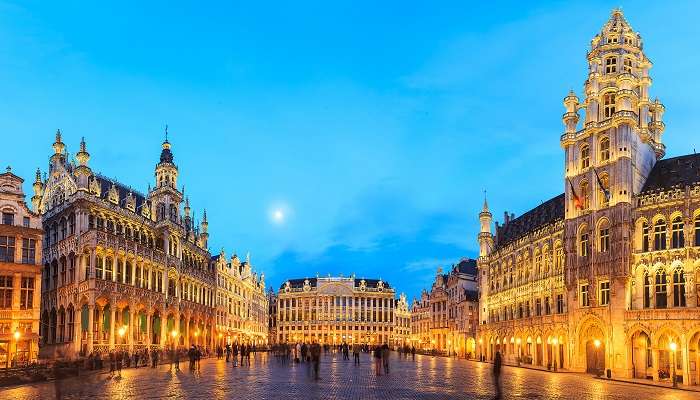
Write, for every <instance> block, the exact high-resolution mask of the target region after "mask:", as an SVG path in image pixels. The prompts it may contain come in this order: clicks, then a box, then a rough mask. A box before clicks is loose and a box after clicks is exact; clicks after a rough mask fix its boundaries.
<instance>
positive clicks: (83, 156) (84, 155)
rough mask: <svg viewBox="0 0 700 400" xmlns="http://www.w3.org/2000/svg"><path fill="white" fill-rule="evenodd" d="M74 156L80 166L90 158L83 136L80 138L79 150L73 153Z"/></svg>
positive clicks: (85, 164)
mask: <svg viewBox="0 0 700 400" xmlns="http://www.w3.org/2000/svg"><path fill="white" fill-rule="evenodd" d="M75 158H76V159H77V160H78V164H79V165H81V166H87V163H88V161H89V160H90V153H88V152H87V146H86V144H85V137H84V136H83V137H82V138H81V139H80V151H78V152H77V153H76V154H75Z"/></svg>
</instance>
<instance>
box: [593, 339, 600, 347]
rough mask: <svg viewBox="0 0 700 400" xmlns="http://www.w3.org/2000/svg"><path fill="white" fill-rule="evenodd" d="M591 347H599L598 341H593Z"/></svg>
mask: <svg viewBox="0 0 700 400" xmlns="http://www.w3.org/2000/svg"><path fill="white" fill-rule="evenodd" d="M593 345H594V346H595V347H600V340H598V339H596V340H594V341H593Z"/></svg>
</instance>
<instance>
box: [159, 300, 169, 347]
mask: <svg viewBox="0 0 700 400" xmlns="http://www.w3.org/2000/svg"><path fill="white" fill-rule="evenodd" d="M167 323H168V316H167V314H166V313H165V310H163V313H162V314H161V318H160V348H161V349H162V348H165V342H166V339H167V338H168V337H167V335H168V332H166V331H165V330H166V329H167V327H168V325H167Z"/></svg>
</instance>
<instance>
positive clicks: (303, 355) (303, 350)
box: [301, 342, 309, 363]
mask: <svg viewBox="0 0 700 400" xmlns="http://www.w3.org/2000/svg"><path fill="white" fill-rule="evenodd" d="M308 351H309V347H308V346H307V345H306V342H304V343H302V344H301V362H302V363H303V362H304V361H307V360H306V353H308Z"/></svg>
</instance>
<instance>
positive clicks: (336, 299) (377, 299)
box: [277, 277, 395, 344]
mask: <svg viewBox="0 0 700 400" xmlns="http://www.w3.org/2000/svg"><path fill="white" fill-rule="evenodd" d="M394 297H395V292H394V289H393V288H391V286H389V284H388V283H387V282H384V281H382V280H381V279H379V280H377V279H356V278H354V277H351V278H343V277H338V278H332V277H328V278H308V279H292V280H288V281H287V282H285V283H284V284H282V286H281V287H280V290H279V293H278V294H277V341H278V342H279V343H292V342H302V341H303V342H307V343H310V342H313V341H318V342H319V343H322V344H341V343H343V342H346V343H362V344H380V343H386V344H390V343H392V342H393V333H394V327H395V326H394V324H395V321H394V318H395V315H394V312H395V309H394V304H395V298H394Z"/></svg>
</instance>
